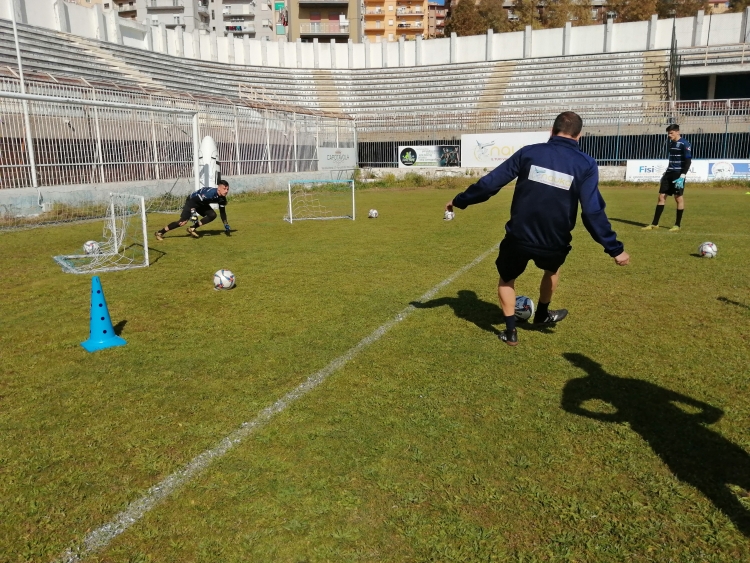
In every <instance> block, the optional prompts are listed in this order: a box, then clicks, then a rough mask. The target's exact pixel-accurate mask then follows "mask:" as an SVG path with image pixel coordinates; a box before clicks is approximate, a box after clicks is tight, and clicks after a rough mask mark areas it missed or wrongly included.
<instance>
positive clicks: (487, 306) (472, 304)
mask: <svg viewBox="0 0 750 563" xmlns="http://www.w3.org/2000/svg"><path fill="white" fill-rule="evenodd" d="M411 304H412V305H414V307H416V308H417V309H432V308H434V307H443V306H445V305H447V306H448V307H450V308H451V309H453V313H454V314H455V315H456V316H457V317H458V318H460V319H465V320H467V321H469V322H471V323H474V324H475V325H476V326H478V327H479V328H481V329H482V330H486V331H487V332H491V333H492V334H500V331H499V330H498V329H496V328H495V327H494V326H493V325H496V324H500V323H503V322H505V318H504V317H503V312H502V310H501V309H500V307H499V306H498V305H497V304H496V303H487V302H486V301H482V300H481V299H479V297H478V296H477V294H476V293H475V292H473V291H470V290H468V289H461V290H459V292H458V297H441V298H440V299H432V300H430V301H426V302H424V303H420V302H419V301H412V303H411Z"/></svg>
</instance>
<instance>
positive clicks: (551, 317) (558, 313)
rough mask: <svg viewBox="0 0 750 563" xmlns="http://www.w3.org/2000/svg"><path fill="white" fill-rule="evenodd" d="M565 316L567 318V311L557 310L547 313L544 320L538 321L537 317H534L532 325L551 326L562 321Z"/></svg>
mask: <svg viewBox="0 0 750 563" xmlns="http://www.w3.org/2000/svg"><path fill="white" fill-rule="evenodd" d="M567 316H568V310H567V309H557V310H555V311H547V317H546V318H544V319H540V318H539V317H534V324H535V325H553V324H555V323H559V322H560V321H561V320H563V319H564V318H565V317H567Z"/></svg>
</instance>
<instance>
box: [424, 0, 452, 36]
mask: <svg viewBox="0 0 750 563" xmlns="http://www.w3.org/2000/svg"><path fill="white" fill-rule="evenodd" d="M447 13H448V10H446V8H445V6H443V5H441V4H438V3H437V2H428V4H427V37H428V38H434V37H443V35H445V33H444V31H445V18H446V15H447Z"/></svg>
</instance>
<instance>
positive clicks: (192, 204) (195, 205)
mask: <svg viewBox="0 0 750 563" xmlns="http://www.w3.org/2000/svg"><path fill="white" fill-rule="evenodd" d="M193 209H195V211H196V213H198V215H200V216H201V217H205V216H206V215H211V214H212V213H213V214H214V215H215V214H216V212H215V211H214V210H213V209H211V206H210V205H207V204H205V203H201V202H200V201H193V200H192V199H190V198H187V199H186V200H185V205H184V206H183V208H182V213H180V221H187V220H189V219H190V215H192V210H193Z"/></svg>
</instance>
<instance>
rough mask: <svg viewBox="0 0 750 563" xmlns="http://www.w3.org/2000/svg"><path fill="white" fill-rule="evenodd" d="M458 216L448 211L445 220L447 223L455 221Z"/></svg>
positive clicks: (444, 216) (444, 215)
mask: <svg viewBox="0 0 750 563" xmlns="http://www.w3.org/2000/svg"><path fill="white" fill-rule="evenodd" d="M455 216H456V214H455V213H454V212H453V211H446V212H445V213H444V214H443V219H444V220H446V221H453V218H454V217H455Z"/></svg>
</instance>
